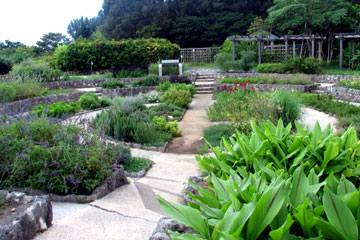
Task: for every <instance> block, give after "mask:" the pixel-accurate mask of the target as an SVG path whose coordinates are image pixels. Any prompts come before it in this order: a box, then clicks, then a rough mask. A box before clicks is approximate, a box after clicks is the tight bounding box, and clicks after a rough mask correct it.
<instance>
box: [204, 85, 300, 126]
mask: <svg viewBox="0 0 360 240" xmlns="http://www.w3.org/2000/svg"><path fill="white" fill-rule="evenodd" d="M247 85H248V82H244V83H242V82H240V83H239V87H238V85H237V84H235V87H230V88H228V87H226V86H225V85H224V86H222V90H223V92H220V93H216V94H214V97H215V100H216V101H215V102H214V104H213V105H212V106H211V107H210V108H209V109H208V111H207V112H208V116H209V118H210V119H212V120H215V121H230V122H231V123H232V125H233V126H234V127H235V128H236V129H238V130H239V131H242V132H249V131H251V126H250V121H251V120H252V121H255V122H266V121H267V120H270V121H272V122H273V123H276V122H277V120H278V119H279V118H280V117H284V121H285V122H286V124H288V123H290V122H293V121H294V120H297V119H298V118H299V117H300V113H301V112H300V105H299V102H298V101H297V99H296V97H295V96H294V95H293V94H291V93H288V92H282V91H280V92H275V93H261V92H257V91H255V89H254V88H247Z"/></svg>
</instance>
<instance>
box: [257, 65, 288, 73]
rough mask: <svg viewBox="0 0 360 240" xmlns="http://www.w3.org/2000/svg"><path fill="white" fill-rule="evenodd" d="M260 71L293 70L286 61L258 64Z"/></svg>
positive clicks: (284, 71) (280, 71) (258, 70)
mask: <svg viewBox="0 0 360 240" xmlns="http://www.w3.org/2000/svg"><path fill="white" fill-rule="evenodd" d="M256 71H257V72H259V73H290V72H291V70H290V69H289V68H288V67H287V65H286V64H285V63H262V64H259V65H257V66H256Z"/></svg>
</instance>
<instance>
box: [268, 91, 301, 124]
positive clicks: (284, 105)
mask: <svg viewBox="0 0 360 240" xmlns="http://www.w3.org/2000/svg"><path fill="white" fill-rule="evenodd" d="M271 101H273V102H274V104H275V106H277V107H276V110H275V113H276V115H277V118H278V119H282V121H283V122H284V125H288V124H289V123H292V124H293V125H294V121H295V120H298V119H299V118H300V115H301V104H300V103H299V100H298V98H297V97H296V96H294V94H293V93H291V92H289V91H276V92H275V93H274V94H273V95H272V97H271Z"/></svg>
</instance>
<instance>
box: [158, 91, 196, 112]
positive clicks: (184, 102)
mask: <svg viewBox="0 0 360 240" xmlns="http://www.w3.org/2000/svg"><path fill="white" fill-rule="evenodd" d="M160 101H161V102H163V103H167V104H170V103H172V104H174V105H176V106H178V107H181V108H188V107H189V106H190V103H191V93H190V92H189V91H187V90H177V89H175V88H170V89H169V90H167V91H166V92H165V93H164V95H162V96H161V98H160Z"/></svg>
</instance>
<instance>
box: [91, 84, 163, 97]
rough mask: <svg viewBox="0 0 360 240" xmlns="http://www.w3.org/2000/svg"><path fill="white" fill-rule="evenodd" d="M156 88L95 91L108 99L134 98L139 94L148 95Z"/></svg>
mask: <svg viewBox="0 0 360 240" xmlns="http://www.w3.org/2000/svg"><path fill="white" fill-rule="evenodd" d="M155 88H156V87H134V88H117V89H104V88H98V89H97V91H98V92H101V93H102V94H103V95H106V96H107V97H110V98H115V97H130V96H136V95H139V94H140V93H148V92H151V91H153V90H155Z"/></svg>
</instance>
